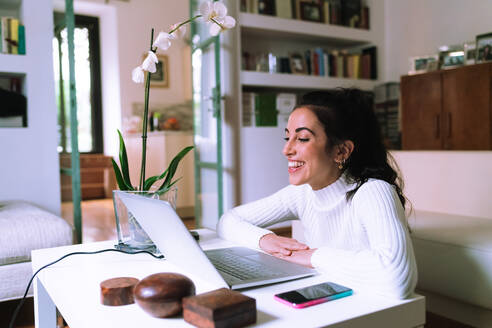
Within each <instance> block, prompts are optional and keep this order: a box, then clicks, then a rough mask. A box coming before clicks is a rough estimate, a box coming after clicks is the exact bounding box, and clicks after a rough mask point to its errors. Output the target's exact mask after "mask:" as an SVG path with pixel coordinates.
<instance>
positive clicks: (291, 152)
mask: <svg viewBox="0 0 492 328" xmlns="http://www.w3.org/2000/svg"><path fill="white" fill-rule="evenodd" d="M285 134H286V137H285V141H286V143H285V146H284V150H283V153H284V155H285V156H286V157H287V160H288V172H289V182H290V183H291V184H293V185H301V184H306V183H307V184H309V185H310V186H311V187H312V188H313V189H315V190H317V189H321V188H324V187H326V186H327V185H329V184H330V183H332V182H334V181H336V179H338V177H339V176H340V170H339V169H338V168H337V167H336V165H335V160H334V155H333V154H332V153H333V151H332V150H327V142H328V138H327V137H326V133H325V131H324V129H323V126H322V124H321V123H320V122H319V120H318V118H317V117H316V115H315V114H314V113H313V112H312V111H311V110H310V109H308V108H305V107H301V108H298V109H296V110H294V112H292V114H291V115H290V117H289V121H288V123H287V128H286V129H285Z"/></svg>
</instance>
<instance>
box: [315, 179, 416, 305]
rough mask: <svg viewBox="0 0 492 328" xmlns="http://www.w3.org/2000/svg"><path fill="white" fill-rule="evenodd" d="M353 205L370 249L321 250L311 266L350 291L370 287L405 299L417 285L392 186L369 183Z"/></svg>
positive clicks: (410, 246)
mask: <svg viewBox="0 0 492 328" xmlns="http://www.w3.org/2000/svg"><path fill="white" fill-rule="evenodd" d="M352 205H353V210H354V212H353V213H354V214H355V217H356V219H358V221H359V222H360V223H361V224H362V228H363V229H364V230H365V232H366V233H367V236H368V242H369V248H366V249H362V250H360V251H353V250H344V249H335V248H330V247H320V248H319V249H317V250H316V251H315V252H314V253H313V255H312V258H311V263H312V264H313V266H314V267H316V268H318V269H322V270H326V271H327V272H329V273H330V276H331V277H334V278H332V279H337V280H338V281H343V282H345V283H346V284H348V285H349V286H351V287H353V288H354V287H355V288H362V289H368V288H370V289H371V290H372V291H374V292H376V293H379V294H382V295H384V296H387V297H394V298H406V297H408V296H409V295H411V294H412V293H413V291H414V288H415V285H416V282H417V267H416V263H415V257H414V253H413V247H412V243H411V240H410V237H409V233H408V230H407V228H406V223H405V213H404V209H403V207H402V205H401V203H400V201H399V199H398V195H397V193H396V191H395V189H394V187H393V186H391V185H390V184H388V183H387V182H385V181H381V180H370V181H368V182H366V183H364V184H363V185H362V186H361V187H360V188H359V190H358V191H357V192H356V193H355V195H354V197H353V199H352Z"/></svg>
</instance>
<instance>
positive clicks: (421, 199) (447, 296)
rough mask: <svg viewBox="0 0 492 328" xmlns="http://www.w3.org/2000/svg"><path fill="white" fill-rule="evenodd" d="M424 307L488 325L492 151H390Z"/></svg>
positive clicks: (491, 319) (491, 311)
mask: <svg viewBox="0 0 492 328" xmlns="http://www.w3.org/2000/svg"><path fill="white" fill-rule="evenodd" d="M392 155H393V157H394V158H395V160H396V162H397V163H398V165H399V167H400V170H401V172H402V175H403V178H404V181H405V189H404V192H405V195H406V197H407V198H408V199H409V200H410V202H411V205H412V211H411V212H410V215H409V217H408V221H409V224H410V227H411V229H412V232H411V237H412V241H413V246H414V249H415V257H416V260H417V268H418V273H419V280H418V284H417V288H418V289H417V292H418V293H420V294H422V295H424V296H426V308H427V311H429V312H432V313H435V314H437V315H439V316H442V317H445V318H449V319H452V320H454V321H458V322H461V323H464V324H466V325H469V326H473V327H492V198H491V194H492V183H491V182H492V152H490V151H395V152H393V153H392Z"/></svg>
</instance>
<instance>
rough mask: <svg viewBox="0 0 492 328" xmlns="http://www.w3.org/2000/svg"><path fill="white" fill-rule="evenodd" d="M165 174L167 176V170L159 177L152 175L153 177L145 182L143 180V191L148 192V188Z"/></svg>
mask: <svg viewBox="0 0 492 328" xmlns="http://www.w3.org/2000/svg"><path fill="white" fill-rule="evenodd" d="M166 174H167V170H165V171H164V172H163V173H162V174H161V175H154V176H153V177H150V178H148V179H147V180H145V183H144V188H143V190H149V189H150V187H152V185H153V184H154V182H156V181H158V180H160V179H162V178H164V177H165V176H166Z"/></svg>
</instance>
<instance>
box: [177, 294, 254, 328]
mask: <svg viewBox="0 0 492 328" xmlns="http://www.w3.org/2000/svg"><path fill="white" fill-rule="evenodd" d="M183 318H184V320H185V321H186V322H188V323H190V324H192V325H194V326H196V327H203V328H205V327H206V328H208V327H244V326H248V325H251V324H254V323H256V300H255V299H254V298H252V297H249V296H246V295H243V294H241V293H240V292H237V291H233V290H229V289H227V288H220V289H216V290H213V291H211V292H208V293H203V294H199V295H196V296H190V297H185V298H183Z"/></svg>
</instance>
